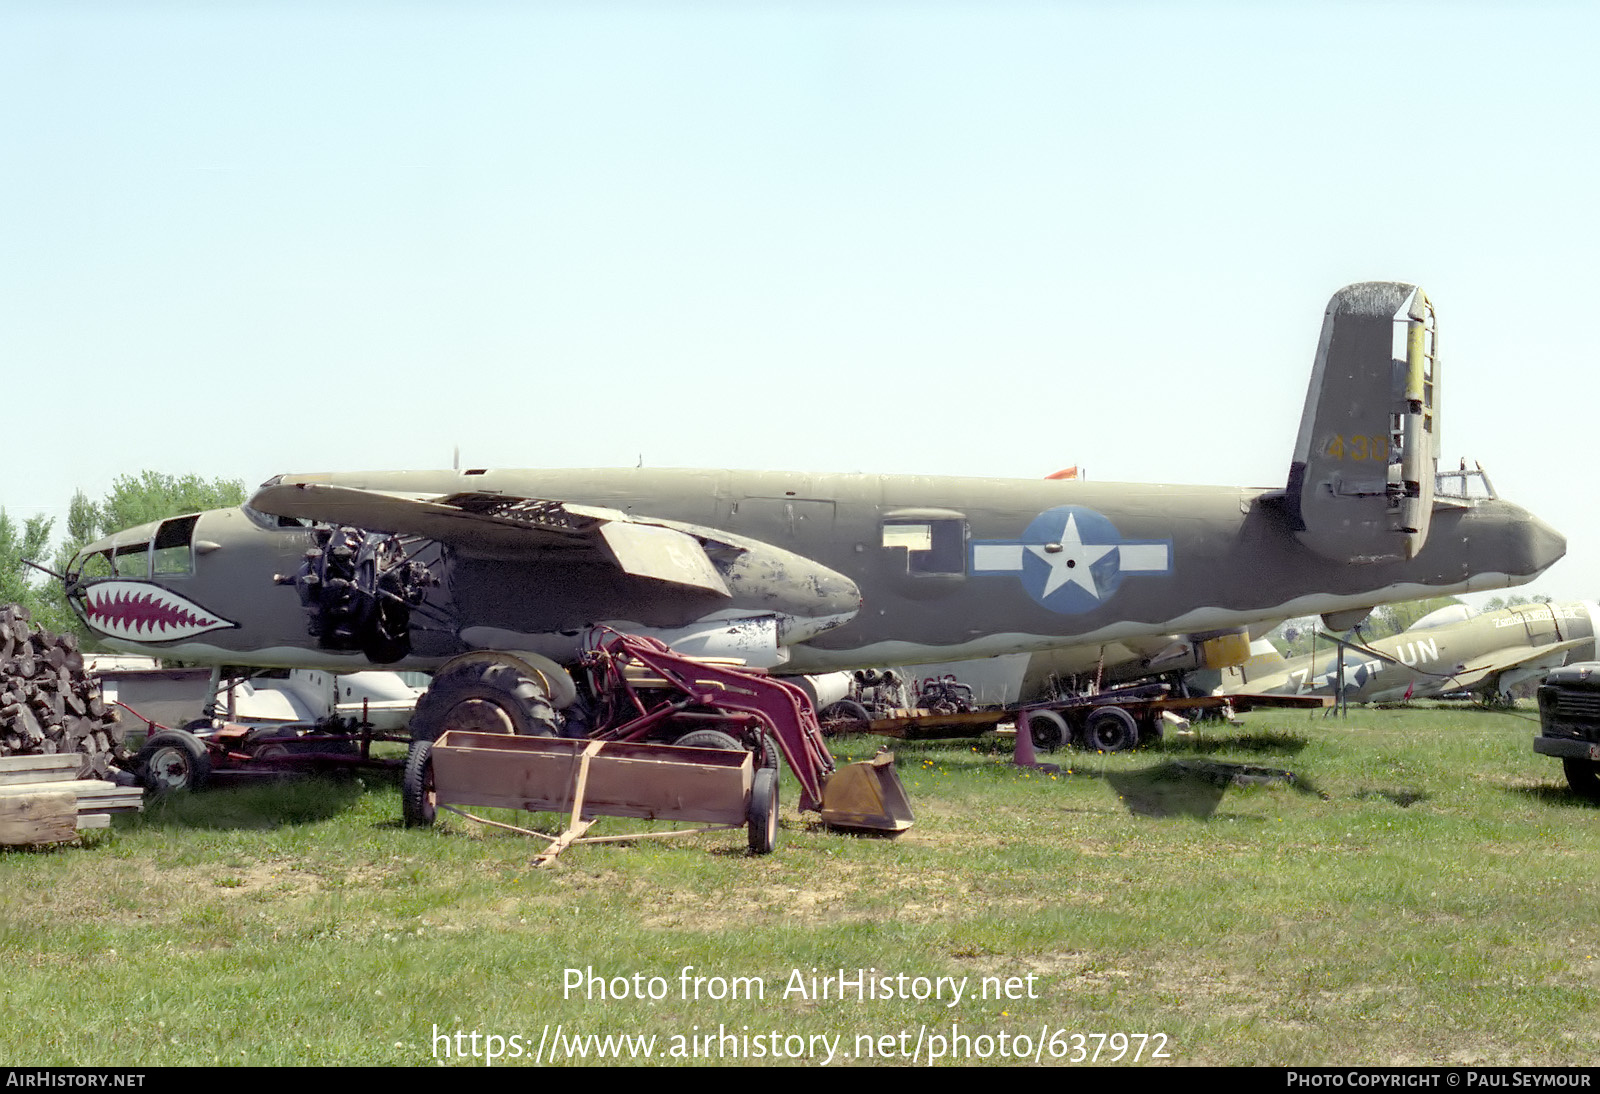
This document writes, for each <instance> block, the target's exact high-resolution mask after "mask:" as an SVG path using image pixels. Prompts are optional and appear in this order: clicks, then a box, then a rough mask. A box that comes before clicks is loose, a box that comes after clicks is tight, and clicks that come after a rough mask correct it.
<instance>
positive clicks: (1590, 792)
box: [1561, 756, 1600, 802]
mask: <svg viewBox="0 0 1600 1094" xmlns="http://www.w3.org/2000/svg"><path fill="white" fill-rule="evenodd" d="M1561 769H1562V770H1563V771H1565V772H1566V774H1567V785H1568V786H1570V787H1572V792H1573V793H1574V794H1577V795H1578V796H1579V797H1581V798H1588V799H1589V800H1590V801H1592V802H1600V763H1596V762H1595V761H1593V760H1586V759H1584V758H1583V757H1581V756H1568V757H1566V758H1565V759H1563V760H1562V761H1561Z"/></svg>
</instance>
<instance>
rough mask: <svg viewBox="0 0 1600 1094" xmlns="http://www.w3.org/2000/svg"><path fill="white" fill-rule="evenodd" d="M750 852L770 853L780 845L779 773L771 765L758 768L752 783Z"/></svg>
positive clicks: (749, 815)
mask: <svg viewBox="0 0 1600 1094" xmlns="http://www.w3.org/2000/svg"><path fill="white" fill-rule="evenodd" d="M746 816H747V818H748V820H749V825H748V827H749V831H750V853H751V854H752V855H770V854H771V853H772V849H773V848H774V847H776V846H777V845H778V773H777V772H776V771H774V770H773V769H772V768H770V767H758V768H756V777H755V781H754V782H752V783H751V784H750V809H749V811H748V812H747V814H746Z"/></svg>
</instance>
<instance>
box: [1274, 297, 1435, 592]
mask: <svg viewBox="0 0 1600 1094" xmlns="http://www.w3.org/2000/svg"><path fill="white" fill-rule="evenodd" d="M1438 453H1439V357H1438V342H1437V338H1436V335H1435V322H1434V314H1433V305H1432V304H1430V303H1429V302H1428V298H1427V296H1426V295H1425V294H1424V293H1423V291H1422V290H1421V289H1419V288H1417V287H1416V286H1415V285H1403V284H1398V283H1395V282H1385V281H1374V282H1367V283H1364V284H1360V285H1351V286H1349V287H1347V288H1344V289H1340V290H1339V291H1338V292H1337V293H1335V294H1334V296H1333V299H1332V300H1331V301H1329V302H1328V310H1327V312H1326V314H1325V315H1324V317H1323V321H1322V337H1321V339H1320V341H1319V342H1318V343H1317V358H1316V364H1315V366H1314V367H1313V369H1312V372H1311V387H1310V390H1309V391H1307V392H1306V406H1305V413H1304V414H1303V415H1302V417H1301V419H1300V436H1299V438H1298V440H1297V441H1296V442H1295V452H1294V462H1293V463H1292V464H1291V465H1290V467H1289V484H1288V491H1287V494H1288V497H1287V499H1286V500H1287V503H1288V508H1289V510H1290V511H1291V513H1292V514H1293V515H1294V516H1295V517H1296V518H1297V519H1296V521H1295V524H1296V529H1295V532H1296V535H1297V537H1298V538H1299V540H1300V542H1302V543H1304V544H1305V545H1306V546H1307V547H1309V548H1310V549H1311V550H1313V551H1315V552H1316V553H1317V554H1319V555H1321V556H1322V557H1324V558H1328V559H1333V560H1335V561H1339V562H1383V561H1390V560H1395V559H1408V558H1414V557H1415V556H1416V554H1417V552H1418V551H1420V550H1422V546H1423V544H1424V543H1425V542H1426V541H1427V538H1428V524H1429V521H1430V519H1431V517H1432V513H1433V487H1434V475H1435V471H1436V469H1437V464H1438Z"/></svg>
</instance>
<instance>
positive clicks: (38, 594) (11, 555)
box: [0, 509, 71, 631]
mask: <svg viewBox="0 0 1600 1094" xmlns="http://www.w3.org/2000/svg"><path fill="white" fill-rule="evenodd" d="M54 523H55V522H54V521H53V520H51V519H50V518H49V517H44V516H36V517H29V518H28V520H27V523H26V524H24V525H23V527H22V528H21V529H20V530H19V529H18V528H17V523H16V521H14V520H12V519H11V517H10V516H8V515H7V514H6V511H5V510H4V509H0V604H21V605H22V606H23V607H25V608H27V609H28V611H29V612H31V613H32V614H33V619H34V622H36V623H38V624H39V625H40V626H41V627H48V628H49V629H51V630H56V631H59V630H61V629H63V628H65V627H67V626H68V624H69V623H70V621H71V616H70V613H66V614H62V613H63V612H64V609H65V608H66V605H65V603H60V604H57V603H56V602H55V600H54V599H52V597H51V596H50V585H47V584H45V583H44V582H43V581H41V580H40V579H41V577H42V575H40V574H39V573H38V571H36V570H31V569H29V568H28V567H27V566H25V565H23V562H22V560H23V559H29V560H31V561H35V562H37V561H39V560H41V559H43V558H44V557H45V550H46V549H47V548H48V547H49V545H50V529H51V526H52V525H54ZM52 584H53V583H52Z"/></svg>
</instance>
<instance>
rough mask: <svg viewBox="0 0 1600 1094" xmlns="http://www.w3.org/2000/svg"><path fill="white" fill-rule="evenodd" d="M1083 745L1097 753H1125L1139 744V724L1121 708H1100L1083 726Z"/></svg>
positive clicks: (1090, 715)
mask: <svg viewBox="0 0 1600 1094" xmlns="http://www.w3.org/2000/svg"><path fill="white" fill-rule="evenodd" d="M1083 743H1084V747H1086V748H1090V749H1093V750H1094V751H1096V752H1125V751H1127V750H1128V749H1130V748H1133V747H1134V746H1135V745H1137V744H1138V743H1139V723H1138V722H1136V721H1134V720H1133V715H1131V714H1129V713H1128V712H1127V711H1125V710H1123V709H1122V708H1121V707H1100V708H1099V709H1098V710H1094V711H1091V712H1090V714H1089V717H1088V719H1087V720H1086V721H1085V722H1084V724H1083Z"/></svg>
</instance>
